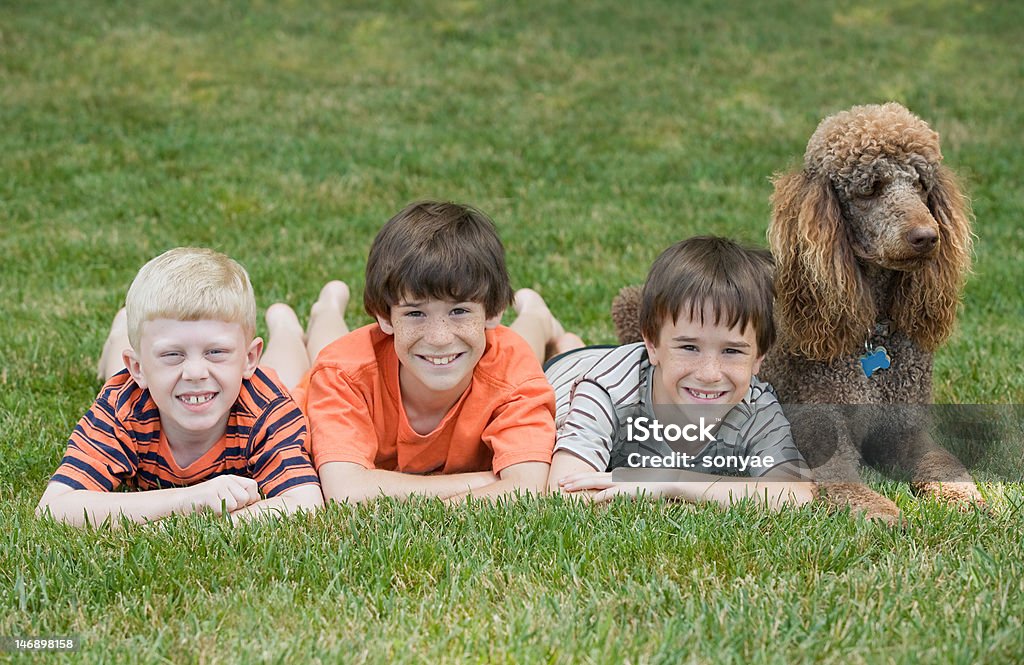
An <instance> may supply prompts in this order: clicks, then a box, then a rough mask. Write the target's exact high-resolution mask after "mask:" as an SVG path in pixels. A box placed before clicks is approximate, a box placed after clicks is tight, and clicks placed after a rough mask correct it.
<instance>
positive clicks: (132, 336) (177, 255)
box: [125, 247, 256, 350]
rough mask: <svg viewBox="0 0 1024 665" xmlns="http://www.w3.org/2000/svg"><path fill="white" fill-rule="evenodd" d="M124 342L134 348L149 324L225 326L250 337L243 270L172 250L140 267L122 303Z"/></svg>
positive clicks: (188, 250) (194, 251)
mask: <svg viewBox="0 0 1024 665" xmlns="http://www.w3.org/2000/svg"><path fill="white" fill-rule="evenodd" d="M125 310H126V314H127V316H128V341H129V342H130V343H131V345H132V348H133V349H136V350H137V349H138V348H139V338H140V336H141V335H142V324H143V323H145V322H146V321H152V320H154V319H175V320H177V321H200V320H204V319H209V320H214V321H226V322H228V323H237V324H239V325H241V326H242V330H243V331H244V333H245V335H246V337H247V338H248V339H252V338H253V337H254V336H255V334H256V297H255V296H254V295H253V291H252V284H251V283H250V282H249V274H248V273H247V272H245V268H243V267H242V266H241V265H239V264H238V262H237V261H235V260H234V259H231V258H229V257H227V256H225V255H223V254H221V253H219V252H215V251H213V250H212V249H205V248H202V247H177V248H175V249H172V250H168V251H166V252H164V253H163V254H161V255H160V256H158V257H156V258H155V259H152V260H150V261H149V262H148V263H147V264H146V265H144V266H142V268H141V269H140V270H139V272H138V274H137V275H135V279H134V280H133V281H132V285H131V286H130V287H129V288H128V296H127V297H126V298H125Z"/></svg>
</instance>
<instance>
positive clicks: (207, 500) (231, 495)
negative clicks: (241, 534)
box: [185, 475, 260, 513]
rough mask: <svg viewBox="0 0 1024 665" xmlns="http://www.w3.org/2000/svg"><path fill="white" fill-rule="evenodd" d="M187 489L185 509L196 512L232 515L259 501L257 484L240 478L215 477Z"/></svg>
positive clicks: (251, 480) (248, 479)
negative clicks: (222, 511)
mask: <svg viewBox="0 0 1024 665" xmlns="http://www.w3.org/2000/svg"><path fill="white" fill-rule="evenodd" d="M187 489H188V494H187V495H186V497H185V507H186V508H191V509H192V510H194V511H196V512H198V511H201V510H205V509H207V508H208V509H210V510H214V511H216V512H218V513H219V512H221V510H222V509H223V510H226V511H227V512H229V513H233V512H235V511H236V510H239V509H241V508H244V507H246V506H248V505H249V504H252V503H256V502H257V501H259V500H260V490H259V484H258V483H257V482H256V481H255V480H253V479H252V478H243V477H242V476H234V475H225V476H217V477H216V478H211V479H210V480H207V481H204V482H201V483H199V484H198V485H193V486H192V487H189V488H187Z"/></svg>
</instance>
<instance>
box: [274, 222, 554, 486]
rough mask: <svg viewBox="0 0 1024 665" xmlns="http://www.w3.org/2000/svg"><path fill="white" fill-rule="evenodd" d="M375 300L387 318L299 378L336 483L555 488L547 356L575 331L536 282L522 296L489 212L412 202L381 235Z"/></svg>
mask: <svg viewBox="0 0 1024 665" xmlns="http://www.w3.org/2000/svg"><path fill="white" fill-rule="evenodd" d="M513 300H515V306H516V310H517V314H518V317H517V319H516V321H515V323H514V324H513V325H512V326H511V329H510V328H506V327H504V326H501V325H499V324H500V321H501V315H502V313H503V312H504V311H505V309H506V308H507V307H508V306H509V305H511V304H512V303H513ZM363 303H364V306H365V308H366V311H367V312H368V313H369V314H371V315H372V316H374V317H375V318H376V319H377V322H376V323H374V324H371V325H368V326H365V327H363V328H360V329H358V330H355V331H353V332H351V333H349V334H348V335H345V336H343V337H341V338H340V339H338V340H336V341H334V342H333V343H331V344H329V345H327V346H326V347H325V348H324V349H323V351H322V352H321V353H320V354H319V356H318V358H317V359H316V362H315V363H314V364H313V367H312V369H311V370H310V372H309V374H308V375H307V376H306V377H305V378H304V380H303V382H302V383H301V384H300V386H299V387H298V388H296V389H294V390H293V393H294V394H295V395H296V400H297V401H299V403H300V404H303V405H304V411H305V413H306V416H307V418H308V419H309V424H310V437H311V442H312V453H313V462H314V464H315V466H316V468H317V471H318V472H319V473H320V478H321V483H322V485H323V489H324V496H325V497H326V498H327V499H328V500H330V499H334V500H337V501H352V502H358V501H365V500H368V499H372V498H375V497H377V496H381V495H386V496H399V497H404V496H408V495H412V494H420V495H426V496H437V497H441V498H449V499H460V498H463V497H465V496H467V495H469V494H472V495H473V496H474V497H497V496H503V495H509V494H513V493H517V492H541V491H543V490H544V487H545V482H546V479H547V474H548V467H549V463H550V461H551V450H552V447H553V445H554V438H555V426H554V394H553V392H552V389H551V386H550V385H549V384H548V382H547V380H546V379H545V378H544V373H543V371H542V370H541V366H540V359H541V358H542V357H543V355H544V353H545V350H546V349H547V348H552V350H555V351H557V350H558V349H557V348H556V347H557V341H558V339H559V337H560V336H561V335H562V334H563V332H562V330H561V327H560V326H559V325H558V323H557V321H555V320H554V318H553V317H552V316H551V313H550V311H548V309H547V306H546V305H545V304H544V301H543V300H542V299H541V298H540V296H539V295H537V294H536V293H535V292H533V291H530V290H528V289H524V290H521V291H519V292H518V293H516V294H515V295H514V296H513V293H512V289H511V286H510V283H509V276H508V271H507V270H506V268H505V255H504V248H503V247H502V245H501V241H500V240H499V239H498V235H497V232H496V230H495V228H494V224H493V223H492V222H491V220H490V219H488V218H487V216H486V215H484V214H483V213H481V212H480V211H478V210H475V209H473V208H470V207H468V206H462V205H457V204H453V203H436V202H421V203H415V204H412V205H410V206H408V207H406V208H405V209H404V210H402V211H401V212H399V213H398V214H397V215H396V216H394V217H393V218H392V219H391V220H390V221H388V223H387V224H385V225H384V227H383V228H382V229H381V231H380V232H379V233H378V234H377V237H376V239H375V240H374V242H373V246H372V248H371V249H370V255H369V258H368V261H367V267H366V287H365V293H364V298H363ZM517 333H518V334H517ZM539 357H540V358H539Z"/></svg>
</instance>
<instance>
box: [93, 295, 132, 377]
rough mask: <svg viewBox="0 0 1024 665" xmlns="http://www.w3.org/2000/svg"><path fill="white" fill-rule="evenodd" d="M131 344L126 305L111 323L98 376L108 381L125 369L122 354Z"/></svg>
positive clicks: (98, 365)
mask: <svg viewBox="0 0 1024 665" xmlns="http://www.w3.org/2000/svg"><path fill="white" fill-rule="evenodd" d="M130 346H131V345H130V344H129V342H128V313H127V312H126V311H125V309H124V307H122V308H121V309H119V310H118V312H117V314H115V315H114V320H113V321H112V322H111V324H110V332H109V333H107V340H106V341H105V342H104V343H103V352H102V353H101V354H100V361H99V363H97V366H96V376H97V378H99V379H102V380H104V381H106V380H107V379H109V378H110V377H112V376H114V375H115V374H117V373H118V372H120V371H121V370H122V369H124V360H122V358H121V355H122V353H123V352H124V350H125V349H127V348H129V347H130Z"/></svg>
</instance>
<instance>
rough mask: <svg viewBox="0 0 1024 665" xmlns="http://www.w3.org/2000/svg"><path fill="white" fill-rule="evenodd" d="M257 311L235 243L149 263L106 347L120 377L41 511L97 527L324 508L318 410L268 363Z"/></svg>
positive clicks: (79, 436) (105, 363)
mask: <svg viewBox="0 0 1024 665" xmlns="http://www.w3.org/2000/svg"><path fill="white" fill-rule="evenodd" d="M255 319H256V303H255V299H254V297H253V291H252V285H251V284H250V282H249V276H248V274H246V272H245V270H244V269H243V268H242V267H241V266H240V265H239V264H238V263H236V262H235V261H233V260H231V259H230V258H228V257H226V256H224V255H223V254H218V253H217V252H214V251H211V250H208V249H198V248H177V249H172V250H170V251H168V252H165V253H164V254H161V255H160V256H158V257H156V258H155V259H153V260H151V261H150V262H149V263H147V264H146V265H145V266H143V267H142V269H141V270H140V271H139V273H138V275H137V276H136V277H135V280H134V281H133V282H132V285H131V288H130V289H129V290H128V295H127V298H126V302H125V309H124V310H123V311H122V312H121V313H119V315H118V317H117V318H116V319H115V321H114V325H113V326H112V328H111V333H110V336H109V338H108V340H107V343H106V344H105V345H104V355H103V357H102V358H101V363H100V365H101V367H100V368H101V371H103V372H104V374H113V375H112V376H110V377H109V380H108V381H107V383H106V384H105V385H104V386H103V388H102V390H101V391H100V394H99V395H98V396H97V398H96V401H95V402H94V403H93V405H92V407H91V408H90V409H89V411H88V412H87V413H86V414H85V415H84V416H83V417H82V419H81V420H80V421H79V422H78V425H76V427H75V429H74V431H73V432H72V434H71V437H70V440H69V442H68V447H67V452H66V453H65V455H64V459H63V460H62V462H61V464H60V466H59V467H58V468H57V471H56V472H55V473H54V475H53V478H52V479H51V481H50V483H49V485H47V487H46V491H45V492H44V493H43V496H42V498H41V499H40V500H39V506H38V508H37V512H38V513H39V514H45V513H49V514H51V515H52V516H53V517H55V518H56V519H59V520H62V521H66V522H69V523H71V524H75V525H84V524H86V523H92V524H98V523H101V522H103V521H104V520H107V519H108V518H114V519H117V518H120V517H124V518H127V519H129V520H132V521H137V522H146V521H150V520H156V519H160V518H162V517H165V516H167V515H170V514H172V513H179V514H185V513H192V512H197V511H201V510H206V509H210V510H214V511H221V510H225V511H227V512H228V513H231V515H232V517H234V518H246V517H251V516H254V515H260V514H264V513H267V512H269V511H273V512H275V513H290V512H293V511H295V510H299V509H306V510H311V509H315V508H316V507H317V506H320V505H322V503H323V497H322V494H321V491H320V485H319V481H318V478H317V476H316V473H315V472H314V470H313V467H312V465H311V464H310V461H309V457H308V454H307V452H306V450H305V443H306V425H305V419H304V417H303V415H302V413H301V411H300V410H299V409H298V407H297V406H296V404H295V403H294V402H293V401H292V399H291V397H290V396H289V394H288V392H287V390H285V389H284V387H283V386H281V385H280V383H279V381H278V379H277V377H276V375H275V374H274V373H273V372H272V371H266V370H264V369H261V368H259V367H258V366H257V363H258V361H259V358H260V353H261V351H262V349H263V340H261V339H260V338H258V337H255V323H256V321H255ZM125 338H127V339H126V341H127V344H125V343H124V340H125ZM120 363H123V365H121V364H120ZM120 367H123V368H124V369H120V371H117V370H118V369H119V368H120ZM122 487H124V488H129V489H135V490H145V491H139V492H118V491H115V490H118V489H120V488H122Z"/></svg>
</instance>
